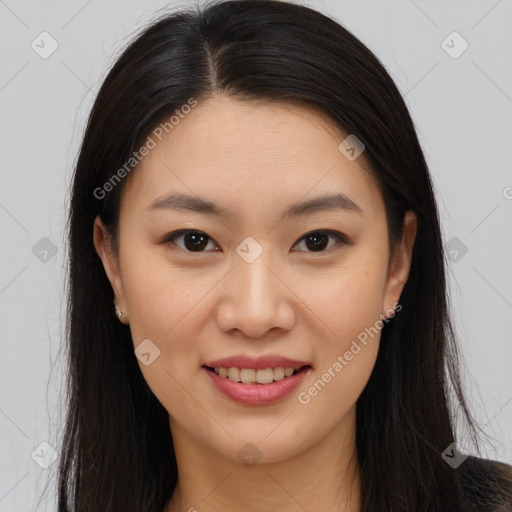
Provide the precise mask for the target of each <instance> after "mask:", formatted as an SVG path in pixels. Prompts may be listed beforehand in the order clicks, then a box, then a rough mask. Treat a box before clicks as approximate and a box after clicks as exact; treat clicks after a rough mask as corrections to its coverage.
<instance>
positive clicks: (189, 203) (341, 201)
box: [146, 193, 363, 217]
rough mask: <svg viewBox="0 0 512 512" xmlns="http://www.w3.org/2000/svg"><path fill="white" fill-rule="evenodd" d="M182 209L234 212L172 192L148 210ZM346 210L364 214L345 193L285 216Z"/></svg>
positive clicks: (301, 205)
mask: <svg viewBox="0 0 512 512" xmlns="http://www.w3.org/2000/svg"><path fill="white" fill-rule="evenodd" d="M158 210H180V211H188V212H196V213H203V214H209V215H217V216H220V217H232V216H233V213H232V212H231V211H230V210H228V209H227V208H224V207H221V206H219V205H216V204H215V203H213V202H211V201H208V200H205V199H201V198H199V197H194V196H189V195H186V194H171V195H168V196H165V197H160V198H157V199H155V200H154V201H153V202H152V203H151V204H150V205H149V206H148V207H147V208H146V211H150V212H152V211H158ZM332 210H346V211H349V212H355V213H359V214H363V210H362V208H361V207H360V206H358V205H357V204H356V203H355V202H354V201H352V199H350V198H349V197H348V196H346V195H345V194H343V193H338V194H334V195H328V196H321V197H316V198H313V199H309V200H307V201H303V202H298V203H294V204H292V205H291V206H289V207H288V208H287V209H286V210H285V211H284V213H283V217H300V216H303V215H310V214H312V213H316V212H320V211H332Z"/></svg>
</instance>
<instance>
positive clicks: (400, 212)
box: [59, 0, 512, 512]
mask: <svg viewBox="0 0 512 512" xmlns="http://www.w3.org/2000/svg"><path fill="white" fill-rule="evenodd" d="M69 235H70V291H69V324H68V340H69V384H70V400H69V407H68V416H67V425H66V430H65V436H64V446H63V450H62V456H61V461H60V468H59V476H60V488H59V511H60V512H64V511H75V510H76V511H86V510H87V511H89V510H95V511H96V510H102V511H109V512H110V511H112V512H113V511H126V510H137V511H156V512H163V511H165V512H177V511H178V510H180V511H181V510H188V511H193V510H197V511H199V512H202V511H226V510H227V511H231V510H244V511H261V510H265V511H266V510H273V511H274V510H279V511H284V512H287V511H292V510H308V511H315V510H336V511H346V512H356V511H357V512H359V511H364V512H369V511H379V512H380V511H393V512H397V511H441V510H442V511H445V510H446V511H469V510H475V511H477V510H478V511H491V510H493V511H498V510H500V511H501V510H509V509H510V506H511V505H510V504H511V501H512V491H511V487H512V482H511V480H512V478H511V477H512V468H510V467H509V466H507V465H505V464H500V463H497V462H492V461H485V460H483V459H480V458H477V457H467V456H466V455H465V454H464V453H463V451H462V450H461V448H460V445H463V446H468V445H470V443H469V441H470V440H471V441H473V442H475V441H476V435H475V428H474V426H473V423H472V420H471V417H470V415H469V412H468V410H467V407H466V402H465V400H464V397H463V393H462V390H461V385H460V380H459V376H458V371H457V351H456V345H455V341H454V336H453V333H452V328H451V324H450V319H449V316H448V307H447V298H446V289H445V284H446V283H445V270H444V254H443V245H442V240H441V234H440V227H439V218H438V213H437V207H436V202H435V199H434V196H433V191H432V185H431V181H430V176H429V172H428V169H427V166H426V163H425V159H424V156H423V154H422V150H421V148H420V145H419V142H418V139H417V136H416V133H415V130H414V127H413V123H412V121H411V118H410V115H409V113H408V111H407V108H406V106H405V104H404V101H403V99H402V98H401V96H400V93H399V92H398V90H397V88H396V86H395V85H394V83H393V81H392V80H391V78H390V77H389V75H388V74H387V72H386V71H385V70H384V68H383V67H382V65H381V64H380V63H379V61H378V60H377V59H376V58H375V56H374V55H373V54H372V53H371V52H370V51H369V50H368V49H367V48H366V47H365V46H364V45H363V44H362V43H361V42H360V41H359V40H357V39H356V38H355V37H354V36H353V35H351V34H350V33H349V32H348V31H347V30H346V29H344V28H343V27H342V26H340V25H339V24H338V23H337V22H336V21H334V20H331V19H329V18H328V17H326V16H324V15H322V14H320V13H318V12H315V11H314V10H311V9H309V8H306V7H303V6H299V5H293V4H289V3H286V2H277V1H272V0H246V1H227V2H220V3H216V4H212V5H209V6H207V7H205V8H204V9H200V10H199V9H198V10H197V11H193V10H191V11H184V12H180V13H175V14H172V15H166V16H164V17H163V18H162V19H161V20H159V21H158V22H156V23H153V24H152V25H151V26H149V27H148V28H147V29H146V30H145V31H144V32H143V33H142V34H141V35H140V36H139V37H137V39H136V40H135V41H133V42H132V43H131V44H130V45H129V47H128V48H127V49H126V50H125V51H124V53H123V54H122V55H121V57H120V58H119V59H118V61H117V62H116V64H115V65H114V66H113V68H112V70H111V71H110V73H109V74H108V76H107V78H106V79H105V81H104V83H103V85H102V87H101V89H100V91H99V93H98V96H97V98H96V101H95V103H94V106H93V109H92V112H91V115H90V119H89V122H88V125H87V129H86V132H85V135H84V139H83V144H82V147H81V149H80V154H79V158H78V161H77V164H76V169H75V174H74V180H73V188H72V199H71V210H70V218H69ZM456 411H458V412H459V413H460V412H461V416H462V419H463V420H464V423H465V424H464V426H465V427H466V430H467V431H468V432H470V435H469V436H468V439H465V440H461V439H458V437H457V436H456V433H455V425H454V423H455V413H456ZM459 419H460V418H459ZM507 507H509V508H507Z"/></svg>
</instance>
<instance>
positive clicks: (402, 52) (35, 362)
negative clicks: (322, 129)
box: [0, 0, 512, 512]
mask: <svg viewBox="0 0 512 512" xmlns="http://www.w3.org/2000/svg"><path fill="white" fill-rule="evenodd" d="M191 3H192V2H191ZM191 3H187V2H181V3H180V4H179V5H182V6H185V5H190V4H191ZM166 5H168V6H171V7H174V6H176V5H178V4H177V3H169V4H167V3H166V2H162V1H156V0H153V1H146V2H138V1H136V0H129V1H127V0H123V1H121V0H116V1H109V2H100V1H99V0H92V1H87V0H73V1H66V2H65V1H63V0H62V1H47V2H35V1H16V0H5V1H4V0H0V38H1V45H0V55H1V67H0V108H1V112H2V123H1V126H2V132H1V138H0V144H1V165H0V172H1V179H0V182H1V192H0V226H1V230H2V231H1V233H2V244H1V253H0V265H1V270H0V318H1V325H2V331H1V332H2V334H1V336H2V339H1V349H2V351H1V354H2V357H1V358H0V376H1V384H2V386H1V391H0V432H1V435H0V454H1V455H0V511H9V512H17V511H26V510H35V508H36V507H35V503H36V499H37V498H38V497H39V495H40V492H41V491H42V488H43V486H44V484H45V483H46V481H47V479H48V477H49V476H50V475H51V472H52V471H54V470H55V468H56V464H55V463H54V464H53V465H51V466H50V467H49V469H43V468H41V467H40V465H39V464H38V463H36V462H35V460H39V461H40V460H48V457H49V453H51V452H50V451H49V450H48V448H46V447H45V445H43V446H42V447H40V444H41V443H43V442H48V443H49V444H50V445H51V446H53V447H57V439H58V436H59V431H58V422H59V421H62V417H63V414H62V412H60V413H59V407H58V397H59V393H61V394H63V395H65V391H66V390H65V388H63V387H62V381H61V379H62V375H63V365H62V360H61V359H59V358H58V357H57V356H58V351H59V347H60V344H61V339H62V333H63V318H64V316H63V312H64V306H65V295H64V276H65V274H64V270H65V242H66V233H65V230H64V222H65V217H66V205H67V188H68V185H69V179H70V175H71V169H72V165H73V161H74V158H75V155H76V153H77V150H78V145H79V143H80V138H81V135H82V130H83V127H84V121H85V116H86V115H87V113H88V111H89V109H90V107H91V105H92V101H93V99H94V96H95V93H96V91H97V90H98V87H99V84H100V83H101V79H102V78H103V77H104V76H105V73H106V72H107V70H108V69H109V67H110V65H111V64H112V62H113V61H114V58H115V56H116V55H117V52H118V51H119V50H120V49H121V47H122V46H123V45H124V44H125V43H126V42H127V41H128V40H129V39H130V38H131V36H132V35H133V34H134V33H135V32H136V31H137V30H138V29H139V28H140V27H141V25H142V24H143V23H144V22H145V21H147V20H150V19H152V18H153V17H154V15H155V12H156V11H157V10H159V9H162V8H164V7H166ZM309 5H310V6H312V7H316V8H318V9H320V10H322V11H323V12H326V13H329V14H331V15H333V16H335V17H336V18H337V19H338V20H340V21H341V22H342V23H343V24H344V25H345V26H346V27H347V28H348V29H349V30H351V31H352V32H353V33H354V34H355V35H356V36H358V37H359V38H360V39H361V40H362V41H363V42H364V43H365V44H366V45H367V46H369V48H370V49H371V50H372V51H373V52H374V53H375V54H376V55H377V57H378V58H379V59H380V60H381V61H382V63H383V64H384V65H385V66H386V68H387V69H388V71H389V72H390V74H391V76H392V77H393V78H394V80H395V82H396V83H397V85H398V87H399V89H400V91H401V92H402V93H403V94H404V95H405V99H406V102H407V104H408V106H409V108H410V110H411V114H412V116H413V119H414V122H415V124H416V127H417V130H418V133H419V137H420V141H421V143H422V146H423V148H424V151H425V153H426V157H427V161H428V164H429V166H430V169H431V173H432V176H433V180H434V183H435V187H436V190H437V197H438V200H439V206H440V210H441V215H442V224H443V231H444V234H445V237H446V238H445V241H449V240H452V239H453V237H457V239H459V240H460V242H461V243H462V244H464V246H465V247H467V253H466V254H464V255H462V252H458V254H455V253H452V258H453V259H454V261H452V262H451V263H450V285H451V296H452V300H453V311H454V315H455V319H456V325H457V327H458V333H459V335H460V339H461V345H462V352H463V354H464V356H465V360H466V370H465V372H464V375H465V378H466V380H467V386H468V394H469V396H470V401H471V403H472V405H473V410H474V413H475V416H476V418H477V420H478V421H479V422H480V424H481V425H482V426H483V428H484V432H485V433H487V434H488V435H490V436H491V439H487V441H486V442H485V445H484V447H485V449H486V454H485V455H486V456H487V457H489V458H493V459H497V460H502V461H505V462H508V463H512V429H511V428H510V424H511V420H512V403H511V402H512V386H511V383H512V378H511V368H510V363H511V361H512V343H511V336H510V330H511V328H512V314H511V313H512V272H511V270H510V262H511V261H512V243H511V225H512V222H511V220H512V171H511V158H510V156H511V137H512V125H511V121H510V120H511V118H512V68H511V62H512V59H511V53H512V52H511V43H512V39H511V35H510V34H511V28H512V27H511V22H512V3H511V1H510V0H508V1H507V0H501V1H496V0H485V1H484V0H481V1H467V0H464V1H462V0H461V1H451V2H446V1H426V0H421V1H420V0H417V1H415V2H413V1H412V0H397V1H393V2H392V1H384V2H383V1H380V2H379V1H377V0H374V1H366V2H357V1H348V0H338V1H336V0H323V1H321V2H320V1H313V0H311V1H310V2H309ZM43 31H47V32H49V33H50V34H51V36H52V37H53V38H54V39H55V40H56V41H57V42H58V45H59V46H58V49H57V50H56V51H55V52H54V53H53V54H52V55H51V56H50V57H49V58H47V59H43V58H41V57H40V56H39V55H38V54H37V53H36V52H35V51H34V50H33V49H32V48H31V42H32V41H33V40H35V39H36V38H37V37H38V36H39V34H40V33H41V32H43ZM453 31H457V32H459V33H460V34H461V36H462V37H463V38H464V39H465V40H466V41H467V42H468V44H469V47H468V49H467V50H466V51H465V52H464V53H462V55H460V56H459V57H458V58H452V57H451V56H450V55H449V54H448V53H447V52H446V51H445V49H443V46H442V42H443V41H444V40H445V39H446V38H447V36H448V35H449V34H451V33H452V32H453ZM452 40H453V42H452ZM36 41H37V39H36ZM445 45H449V46H452V47H453V48H452V49H451V50H449V51H451V52H456V51H457V50H459V49H460V48H462V47H461V41H459V40H457V39H453V37H451V38H448V40H447V41H446V43H445ZM46 48H48V47H46ZM507 187H509V188H507ZM91 235H92V231H91ZM43 237H47V238H48V239H50V240H51V242H52V243H53V244H55V246H56V249H57V253H56V254H55V255H54V256H53V257H51V252H50V253H48V254H47V255H46V258H47V259H48V261H47V262H44V261H41V258H43V259H44V257H45V255H44V253H41V252H39V253H38V251H37V250H36V251H35V252H36V253H37V254H34V252H33V251H32V248H33V247H34V246H35V245H36V244H37V243H38V242H39V241H40V240H41V238H43ZM449 244H451V245H449V246H450V248H452V249H453V248H456V246H455V245H453V244H455V242H453V241H451V242H449ZM459 245H460V244H459ZM461 255H462V257H461ZM425 277H426V278H428V276H425ZM57 363H58V364H57ZM52 368H53V371H52ZM100 378H101V376H100ZM485 439H486V438H484V441H485ZM34 450H36V451H35V452H34ZM33 452H34V454H33ZM45 454H46V455H45ZM37 455H39V458H38V457H37ZM50 494H51V492H50ZM37 510H54V504H53V503H52V501H51V500H49V501H48V502H47V503H46V504H45V502H43V503H42V505H41V507H39V508H38V509H37Z"/></svg>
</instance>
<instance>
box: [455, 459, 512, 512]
mask: <svg viewBox="0 0 512 512" xmlns="http://www.w3.org/2000/svg"><path fill="white" fill-rule="evenodd" d="M458 471H460V476H461V480H462V485H463V487H464V489H465V491H466V496H467V497H468V500H469V502H470V503H471V505H474V506H475V510H478V511H479V512H511V511H512V466H509V465H508V464H505V463H503V462H498V461H494V460H488V459H481V458H479V457H472V456H469V457H468V458H467V459H466V460H465V461H464V462H463V463H462V464H461V465H460V466H459V468H458Z"/></svg>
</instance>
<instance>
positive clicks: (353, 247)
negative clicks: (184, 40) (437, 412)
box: [94, 96, 416, 512]
mask: <svg viewBox="0 0 512 512" xmlns="http://www.w3.org/2000/svg"><path fill="white" fill-rule="evenodd" d="M346 136H347V134H346V133H343V131H342V130H340V129H339V128H338V127H336V126H334V125H333V123H332V122H330V121H329V120H328V119H327V118H326V117H325V116H323V115H321V114H319V113H317V112H314V111H312V110H310V109H307V108H305V107H301V106H299V105H297V104H291V103H286V104H285V103H274V104H269V103H265V102H262V101H258V102H254V101H253V102H246V101H241V100H237V99H233V98H227V97H223V96H216V97H214V98H212V99H210V100H208V101H205V102H201V103H199V104H198V105H197V106H196V107H195V108H194V109H192V111H191V112H190V113H189V114H188V115H187V116H186V117H185V118H184V119H182V120H180V122H179V124H178V125H176V126H175V127H174V129H173V130H172V132H170V133H169V134H168V135H167V136H166V137H165V138H164V139H163V140H162V141H161V142H159V143H158V145H157V146H156V147H155V148H154V149H152V150H151V151H150V153H149V154H148V155H147V156H146V157H145V158H144V159H143V160H142V162H141V163H140V164H139V167H138V168H137V170H136V171H134V172H133V173H132V174H131V175H130V176H129V178H127V182H126V183H125V188H124V190H123V193H122V200H121V210H120V220H119V254H118V255H116V254H114V253H113V251H112V249H111V244H110V241H109V238H108V233H107V232H106V230H105V227H104V226H103V224H102V222H101V219H100V218H99V217H98V218H97V219H96V221H95V224H94V244H95V247H96V250H97V253H98V255H99V257H100V258H101V260H102V261H103V264H104V268H105V272H106V274H107V276H108V278H109V280H110V283H111V285H112V288H113V290H114V295H115V303H116V304H117V306H118V307H119V308H120V310H121V311H122V312H123V316H122V318H121V319H120V321H122V322H123V323H125V324H128V325H129V326H130V330H131V334H132V337H133V342H134V347H137V346H138V345H139V344H140V343H141V342H142V341H143V340H145V339H150V340H151V341H152V342H153V343H154V345H156V346H157V347H158V348H159V350H160V356H159V357H157V358H156V359H155V360H154V361H153V362H152V363H151V364H150V365H148V366H146V365H144V364H142V363H141V361H140V360H138V362H139V366H140V369H141V372H142V373H143V375H144V378H145V379H146V381H147V383H148V385H149V387H150V388H151V390H152V391H153V393H154V394H155V395H156V397H157V398H158V399H159V400H160V402H161V403H162V404H163V406H164V407H165V408H166V410H167V411H168V412H169V422H170V429H171V432H172V436H173V440H174V445H175V450H176V457H177V463H178V469H179V480H178V485H177V488H176V491H175V493H174V495H173V497H172V500H171V501H170V502H169V504H168V506H167V507H166V510H165V512H177V511H190V512H192V511H193V510H197V511H198V512H206V511H225V510H245V511H248V512H253V511H254V512H256V511H261V510H279V511H282V512H289V511H303V510H304V509H305V510H308V511H313V510H339V511H345V512H356V511H359V510H360V503H361V494H360V487H361V482H360V474H359V468H358V465H357V460H356V451H355V431H356V424H355V412H356V401H357V399H358V397H359V395H360V394H361V392H362V390H363V389H364V387H365V385H366V383H367V381H368V379H369V377H370V374H371V372H372V369H373V367H374V363H375V359H376V356H377V352H378V347H379V339H380V331H379V333H378V335H375V336H374V337H373V338H370V341H369V342H368V344H367V345H366V346H363V348H362V350H361V351H360V352H359V353H358V354H357V355H355V356H354V357H353V359H352V360H351V361H349V362H348V364H347V365H346V366H345V367H344V368H343V370H342V371H340V372H338V373H336V376H335V377H334V378H332V379H331V381H330V382H329V383H328V384H327V385H326V386H325V387H324V388H323V389H322V390H321V392H319V393H318V394H317V395H316V396H314V397H312V398H311V400H310V402H309V403H307V404H302V403H300V402H299V401H298V394H299V393H300V392H301V391H307V390H308V388H310V387H311V386H312V385H313V383H314V382H316V381H317V380H318V379H319V378H321V376H322V374H323V373H324V372H326V371H327V369H328V368H329V367H332V366H333V364H334V363H335V362H336V360H337V357H338V356H339V355H341V356H343V354H344V353H345V352H346V351H347V350H349V348H350V346H351V343H352V341H353V340H355V339H356V338H357V336H358V334H360V333H361V332H362V331H364V329H365V328H368V327H370V326H373V325H375V323H376V322H377V321H378V320H379V319H380V318H382V317H381V315H385V316H389V315H390V314H392V312H393V310H394V309H395V307H396V304H397V303H398V302H399V298H400V294H401V292H402V288H403V286H404V284H405V282H406V280H407V277H408V273H409V267H410V261H411V254H412V248H413V244H414V239H415V236H416V217H415V215H414V213H412V212H407V213H406V217H405V221H404V232H403V238H402V240H401V241H400V243H399V245H398V246H397V249H396V251H395V252H394V253H393V254H392V255H391V254H390V251H389V245H388V232H387V222H386V215H385V207H384V202H383V198H382V195H381V193H380V191H379V189H378V187H377V183H376V182H375V180H374V179H373V178H372V176H371V175H370V174H369V173H368V172H367V171H366V170H364V169H363V168H362V167H361V165H360V164H361V163H362V157H359V158H358V159H356V160H355V161H349V160H348V159H347V158H346V157H345V156H344V155H343V154H342V153H341V152H340V151H339V149H338V145H339V144H340V142H341V141H342V140H343V139H344V138H345V137H346ZM363 156H364V153H363ZM171 192H182V193H185V194H190V195H195V196H199V197H200V198H201V199H204V200H210V201H213V202H215V203H217V204H219V205H221V206H223V207H226V208H229V209H230V210H232V212H233V215H232V216H231V217H226V218H224V217H219V216H215V215H206V214H202V213H194V212H183V211H172V210H168V211H163V210H162V211H154V212H148V211H147V208H148V206H149V205H150V204H151V203H152V202H153V201H154V200H155V199H156V198H159V197H161V196H163V195H166V194H169V193H171ZM334 192H342V193H344V194H346V195H347V196H349V197H350V198H351V199H352V200H353V201H354V202H355V203H357V204H358V205H359V206H360V208H361V209H362V214H359V213H356V212H351V211H343V210H333V211H320V212H315V213H314V214H311V215H307V216H303V217H297V218H290V219H285V218H283V217H282V212H283V211H284V209H285V208H286V207H287V206H288V205H290V204H292V203H295V202H297V201H301V200H307V199H311V198H313V197H317V196H321V195H324V194H328V193H334ZM180 229H191V230H198V231H201V232H204V233H206V235H207V236H208V237H209V238H208V239H206V242H205V245H204V246H203V249H202V250H203V252H199V253H198V252H193V251H194V246H193V244H190V243H189V244H188V245H185V243H186V241H185V239H184V237H179V238H177V239H175V240H174V243H173V242H172V241H169V242H167V243H166V244H165V243H162V240H164V238H165V237H166V235H168V234H169V233H171V232H173V231H176V230H180ZM319 229H332V230H334V231H338V232H340V233H342V234H344V235H346V237H348V239H349V241H350V243H348V244H346V243H342V242H338V241H337V240H336V239H335V238H331V237H328V238H325V239H324V243H325V244H328V246H327V247H326V248H325V249H324V250H323V252H322V251H317V252H315V251H314V246H313V245H312V244H309V245H308V244H307V242H306V241H305V239H304V238H303V237H304V235H306V234H307V233H309V232H311V231H314V230H319ZM247 236H251V237H253V238H254V239H255V240H256V241H257V242H258V243H259V244H260V246H261V247H262V249H263V252H262V254H261V255H260V256H259V257H258V258H257V259H256V260H255V261H254V262H252V263H247V262H246V261H245V260H243V259H242V258H241V257H240V256H239V255H238V254H237V252H236V248H237V246H238V245H239V244H240V243H241V242H242V241H243V240H244V239H245V238H246V237H247ZM396 314H403V313H396ZM237 354H247V355H250V356H253V357H257V356H259V355H261V354H278V355H283V356H286V357H291V358H295V359H299V360H302V361H309V362H310V363H311V366H312V370H311V371H310V372H309V374H308V375H306V377H305V379H304V381H303V382H302V384H301V386H300V387H299V389H298V390H296V391H294V392H293V393H291V395H289V396H287V397H286V398H284V399H283V400H281V401H279V402H277V403H274V404H271V405H266V406H248V405H241V404H238V403H235V402H232V401H231V400H229V399H228V398H226V397H225V396H223V395H221V394H220V393H219V392H218V391H217V390H216V388H214V386H213V385H212V384H211V383H210V379H209V378H208V375H206V374H205V371H204V370H203V369H202V368H201V366H202V365H203V364H204V363H206V362H207V361H208V360H212V359H217V358H222V357H228V356H231V355H237ZM248 442H250V443H252V444H253V445H255V446H256V447H257V449H258V450H259V452H260V454H261V458H260V459H259V460H258V461H257V463H256V464H254V465H245V464H243V463H242V462H241V460H240V459H239V457H238V456H237V453H238V452H239V450H241V449H242V448H243V447H244V446H246V443H248Z"/></svg>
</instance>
